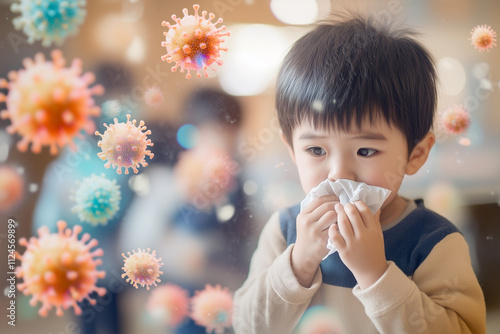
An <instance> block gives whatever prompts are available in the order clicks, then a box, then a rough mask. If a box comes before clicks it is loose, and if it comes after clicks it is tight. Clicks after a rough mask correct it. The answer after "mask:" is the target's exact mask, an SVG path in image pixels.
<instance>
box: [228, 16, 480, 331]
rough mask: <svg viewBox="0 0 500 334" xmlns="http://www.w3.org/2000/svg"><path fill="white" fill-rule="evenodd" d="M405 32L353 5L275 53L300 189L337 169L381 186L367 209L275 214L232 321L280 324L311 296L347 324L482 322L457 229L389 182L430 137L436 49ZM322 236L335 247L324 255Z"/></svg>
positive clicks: (322, 200) (447, 327) (318, 207)
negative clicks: (382, 194)
mask: <svg viewBox="0 0 500 334" xmlns="http://www.w3.org/2000/svg"><path fill="white" fill-rule="evenodd" d="M413 35H414V34H413V33H411V32H410V31H408V30H402V29H394V27H390V26H388V25H386V24H381V23H380V22H376V21H374V20H373V19H370V18H363V17H357V16H355V17H353V18H350V19H348V20H344V21H338V22H333V23H325V24H321V25H319V26H318V27H317V28H315V29H314V30H313V31H311V32H310V33H308V34H306V35H305V36H303V37H302V38H300V39H299V40H298V41H297V42H296V43H295V45H294V46H293V47H292V49H291V50H290V52H289V53H288V55H287V56H286V57H285V59H284V61H283V65H282V68H281V71H280V73H279V77H278V83H277V93H276V107H277V110H278V117H279V121H280V125H281V128H282V138H283V141H284V143H285V144H286V146H287V148H288V150H289V152H290V155H291V157H292V159H293V161H294V162H295V164H296V165H297V169H298V172H299V178H300V181H301V184H302V188H303V189H304V191H305V193H309V191H310V190H311V189H312V188H314V187H315V186H317V185H318V184H319V183H320V182H322V181H323V180H325V179H329V180H332V181H336V180H340V179H347V180H351V181H357V182H364V183H366V184H368V185H372V186H378V187H382V188H386V189H389V190H391V194H390V196H389V197H388V198H387V199H386V201H385V202H384V204H383V205H382V208H381V210H379V211H378V212H376V213H375V214H372V212H371V211H370V210H369V209H368V207H367V206H366V205H365V204H364V203H363V202H361V201H357V202H355V203H354V204H346V205H345V206H342V205H341V204H340V203H339V201H338V198H337V197H336V196H334V195H328V196H323V197H319V198H317V199H315V200H313V201H312V202H311V203H310V204H309V205H307V206H306V207H305V208H304V209H303V210H302V211H301V212H299V211H300V207H299V206H298V205H297V206H294V207H291V208H288V209H285V210H281V211H280V212H277V213H275V214H274V215H273V216H272V217H271V218H270V220H269V221H268V223H267V224H266V226H265V227H264V229H263V231H262V234H261V237H260V239H259V244H258V247H257V250H256V251H255V253H254V255H253V257H252V262H251V265H250V273H249V275H248V278H247V280H246V281H245V283H244V285H243V286H242V287H241V288H240V289H239V290H238V291H236V293H235V302H234V303H235V308H234V315H233V323H234V328H235V330H236V333H241V334H248V333H258V334H266V333H272V334H276V333H284V334H290V333H292V332H293V330H294V328H295V327H296V325H297V323H298V322H299V320H300V318H301V316H302V315H303V313H304V311H305V310H306V309H307V308H308V307H309V306H312V305H317V304H320V305H324V306H327V307H329V308H331V309H332V310H333V314H336V315H337V317H338V319H339V321H340V322H341V326H342V328H343V330H344V332H345V333H363V334H367V333H379V332H380V333H398V334H401V333H454V334H455V333H485V332H486V320H485V313H486V311H485V304H484V297H483V294H482V291H481V288H480V286H479V284H478V282H477V279H476V277H475V275H474V272H473V270H472V267H471V260H470V257H469V251H468V246H467V244H466V242H465V240H464V238H463V236H462V235H461V234H460V232H459V231H458V230H457V229H456V227H455V226H454V225H453V224H451V223H450V222H449V221H447V220H446V219H445V218H443V217H441V216H439V215H437V214H436V213H434V212H432V211H430V210H428V209H426V208H425V207H424V205H423V203H422V201H421V200H416V201H413V200H408V199H406V198H403V197H401V196H400V195H398V190H399V188H400V186H401V182H402V180H403V178H404V175H412V174H415V173H416V172H417V171H418V170H419V169H420V168H421V167H422V165H423V164H424V163H425V161H426V160H427V157H428V155H429V152H430V150H431V148H432V146H433V145H434V142H435V136H434V134H433V133H432V132H430V129H431V126H432V123H433V117H434V111H435V107H436V98H437V97H436V95H437V94H436V72H435V68H434V62H433V60H432V57H431V56H430V54H429V53H428V51H427V50H426V49H425V48H424V47H423V46H422V45H421V44H420V43H419V42H417V41H416V40H415V39H414V38H413ZM328 238H329V239H330V241H331V243H332V244H333V245H334V246H335V247H336V248H337V252H336V253H334V254H332V255H330V256H328V257H327V258H326V259H324V260H322V259H323V257H324V256H325V255H326V254H327V253H328V249H327V248H326V244H327V242H326V241H327V240H328Z"/></svg>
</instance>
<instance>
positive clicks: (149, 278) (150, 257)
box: [122, 248, 163, 290]
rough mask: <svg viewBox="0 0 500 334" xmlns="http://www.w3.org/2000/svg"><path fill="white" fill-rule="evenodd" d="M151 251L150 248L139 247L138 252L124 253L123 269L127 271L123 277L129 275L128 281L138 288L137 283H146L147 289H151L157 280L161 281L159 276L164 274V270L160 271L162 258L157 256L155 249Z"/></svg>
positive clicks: (142, 284)
mask: <svg viewBox="0 0 500 334" xmlns="http://www.w3.org/2000/svg"><path fill="white" fill-rule="evenodd" d="M150 251H151V249H150V248H148V249H147V251H146V252H145V251H144V250H142V249H140V248H139V251H138V252H136V251H135V250H133V251H132V252H133V254H130V252H127V254H128V257H127V256H126V255H125V253H122V256H123V257H124V260H123V262H124V265H123V267H122V269H123V271H124V272H125V273H124V274H122V278H124V277H125V276H128V278H127V282H130V284H132V285H133V286H135V288H136V289H137V288H138V286H137V284H140V285H141V286H142V287H144V285H146V288H147V290H149V286H150V285H152V284H154V285H155V286H156V282H160V279H159V278H158V277H159V276H160V275H162V274H163V271H160V267H161V266H162V265H163V263H161V262H160V261H161V258H157V257H156V252H155V251H153V252H152V253H149V252H150Z"/></svg>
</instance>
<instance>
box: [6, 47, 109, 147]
mask: <svg viewBox="0 0 500 334" xmlns="http://www.w3.org/2000/svg"><path fill="white" fill-rule="evenodd" d="M52 59H53V61H52V62H50V61H45V58H44V56H43V54H41V53H38V54H36V55H35V61H34V62H33V60H32V59H29V58H26V59H25V60H24V61H23V64H24V66H25V69H21V70H19V71H18V72H15V71H11V72H10V73H9V74H8V78H9V80H10V81H9V82H8V81H7V80H5V79H0V88H8V89H9V93H8V95H7V96H5V95H4V94H1V93H0V102H6V104H7V109H6V110H3V111H2V112H1V114H0V115H1V117H2V118H4V119H6V118H10V121H11V123H12V124H11V125H10V126H8V127H7V132H8V133H10V134H13V133H15V132H17V133H18V134H19V135H21V136H22V137H23V139H22V140H21V141H20V142H19V143H18V144H17V148H18V149H19V150H20V151H22V152H25V151H26V150H27V148H28V144H29V143H30V142H32V146H31V150H32V151H33V152H34V153H39V152H40V151H41V148H42V146H50V153H51V154H56V153H57V151H58V150H57V147H56V146H59V147H63V146H65V145H70V146H71V147H72V148H74V149H75V148H76V146H75V145H74V143H73V138H74V137H75V136H77V135H79V133H80V131H81V130H82V129H83V130H85V131H87V132H88V133H89V134H90V133H92V132H93V131H94V130H95V124H94V122H93V121H92V119H91V116H99V115H100V112H101V110H100V108H99V107H96V106H94V100H93V99H92V97H91V96H92V94H97V95H100V94H102V93H103V92H104V89H103V87H102V86H100V85H96V86H93V87H92V88H89V87H88V86H89V85H90V84H91V83H92V82H94V75H93V74H92V73H85V74H84V75H82V76H80V74H81V73H82V64H81V61H80V60H79V59H75V60H73V63H72V64H71V67H69V68H66V67H64V64H65V60H64V58H63V56H62V53H61V51H59V50H54V51H52Z"/></svg>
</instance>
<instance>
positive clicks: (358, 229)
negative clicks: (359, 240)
mask: <svg viewBox="0 0 500 334" xmlns="http://www.w3.org/2000/svg"><path fill="white" fill-rule="evenodd" d="M344 211H345V212H346V214H347V217H348V218H349V221H350V222H351V226H352V230H353V232H354V235H359V234H360V233H362V231H363V230H364V229H366V226H365V224H366V223H365V222H363V219H362V218H361V216H360V214H359V211H358V208H357V207H356V205H354V204H352V203H348V204H346V205H344Z"/></svg>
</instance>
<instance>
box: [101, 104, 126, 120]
mask: <svg viewBox="0 0 500 334" xmlns="http://www.w3.org/2000/svg"><path fill="white" fill-rule="evenodd" d="M101 109H102V113H103V115H105V116H107V117H110V118H114V117H116V116H118V115H119V114H120V112H121V111H122V106H121V104H120V101H118V100H108V101H106V102H104V103H103V104H102V106H101Z"/></svg>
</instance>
